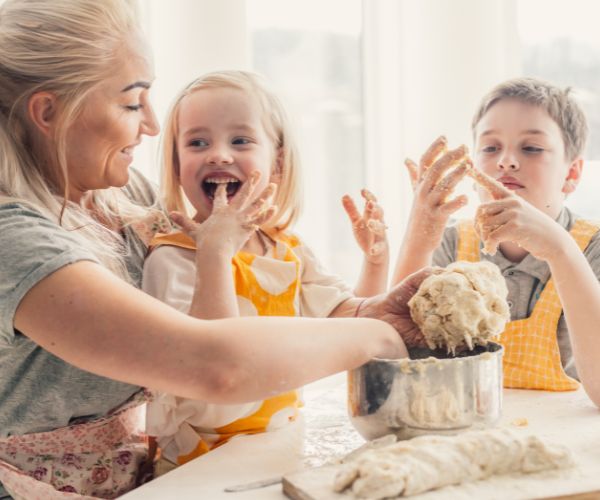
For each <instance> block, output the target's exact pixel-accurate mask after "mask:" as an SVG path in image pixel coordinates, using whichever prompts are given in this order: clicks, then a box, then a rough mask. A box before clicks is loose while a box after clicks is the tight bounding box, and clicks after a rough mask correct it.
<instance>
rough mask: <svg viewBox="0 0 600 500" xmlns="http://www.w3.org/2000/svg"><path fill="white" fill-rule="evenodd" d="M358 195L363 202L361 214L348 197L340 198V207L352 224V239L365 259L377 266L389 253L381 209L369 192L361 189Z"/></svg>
mask: <svg viewBox="0 0 600 500" xmlns="http://www.w3.org/2000/svg"><path fill="white" fill-rule="evenodd" d="M360 194H361V196H362V197H363V198H364V200H365V206H364V209H363V213H362V214H361V213H360V212H359V211H358V209H357V207H356V204H355V203H354V200H353V199H352V198H351V197H350V196H348V195H346V196H344V197H343V198H342V205H343V206H344V209H345V210H346V213H347V214H348V218H349V219H350V223H351V224H352V234H354V239H355V240H356V243H358V246H359V247H360V249H361V250H362V251H363V253H364V254H365V259H366V260H367V261H368V262H371V263H373V264H379V263H381V262H383V261H385V260H386V259H387V257H388V253H389V246H388V239H387V234H386V229H387V226H386V225H385V221H384V219H383V208H381V206H380V205H379V204H378V203H377V198H376V197H375V195H374V194H373V193H371V192H370V191H369V190H367V189H362V190H361V192H360Z"/></svg>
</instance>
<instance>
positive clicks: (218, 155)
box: [207, 145, 233, 165]
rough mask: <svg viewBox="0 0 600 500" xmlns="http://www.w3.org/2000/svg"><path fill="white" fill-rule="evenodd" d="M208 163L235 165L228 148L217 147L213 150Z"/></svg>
mask: <svg viewBox="0 0 600 500" xmlns="http://www.w3.org/2000/svg"><path fill="white" fill-rule="evenodd" d="M207 161H208V163H209V164H210V165H229V164H231V163H233V158H232V156H231V154H230V153H229V152H228V151H227V149H226V148H224V147H222V146H218V145H215V146H214V147H213V148H212V149H211V151H210V153H209V155H208V157H207Z"/></svg>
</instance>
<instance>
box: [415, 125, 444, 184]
mask: <svg viewBox="0 0 600 500" xmlns="http://www.w3.org/2000/svg"><path fill="white" fill-rule="evenodd" d="M447 147H448V141H447V140H446V138H445V137H444V136H443V135H442V136H440V137H438V138H437V139H436V140H435V141H433V144H431V146H429V148H427V151H425V153H423V156H421V161H419V177H418V178H419V179H422V178H423V175H424V174H425V170H427V169H428V168H429V167H431V166H432V165H433V163H434V162H435V161H436V159H437V158H438V157H439V156H440V155H441V154H442V153H445V152H446V149H447Z"/></svg>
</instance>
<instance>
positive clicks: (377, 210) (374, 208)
mask: <svg viewBox="0 0 600 500" xmlns="http://www.w3.org/2000/svg"><path fill="white" fill-rule="evenodd" d="M368 218H369V219H377V220H380V221H382V222H383V208H381V205H379V204H378V203H374V204H372V205H371V207H370V208H369V217H368Z"/></svg>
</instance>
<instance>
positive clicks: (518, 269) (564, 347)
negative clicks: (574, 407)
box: [432, 207, 600, 379]
mask: <svg viewBox="0 0 600 500" xmlns="http://www.w3.org/2000/svg"><path fill="white" fill-rule="evenodd" d="M579 218H580V217H578V216H576V215H575V214H573V213H572V212H571V211H570V210H569V209H568V208H566V207H565V208H563V210H562V211H561V212H560V214H559V216H558V218H557V219H556V222H558V223H559V224H560V225H561V226H562V227H564V228H565V229H566V230H567V231H568V230H570V229H571V227H573V224H574V223H575V221H576V220H577V219H579ZM457 247H458V230H457V228H456V226H454V225H451V226H449V227H447V228H446V230H445V232H444V238H443V239H442V243H441V245H440V246H439V247H438V248H437V249H436V250H435V252H434V254H433V261H432V262H433V265H434V266H441V267H446V266H447V265H448V264H450V263H451V262H454V261H456V252H457ZM480 255H481V259H482V260H487V261H490V262H493V263H494V264H496V265H497V266H498V267H499V268H500V272H501V273H502V276H504V278H505V279H506V286H507V287H508V305H509V307H510V316H511V320H513V321H514V320H518V319H523V318H528V317H529V316H530V315H531V313H532V312H533V307H534V306H535V304H536V302H537V301H538V299H539V297H540V294H541V293H542V290H543V289H544V286H545V285H546V282H547V281H548V279H550V268H549V267H548V264H547V263H546V262H545V261H542V260H538V259H536V258H535V257H533V256H532V255H527V257H525V258H524V259H523V260H522V261H521V262H511V261H510V260H508V259H506V258H505V257H504V256H503V255H502V252H500V251H498V252H496V254H495V255H486V254H484V253H483V252H481V245H480ZM584 255H585V257H586V259H587V260H588V262H589V263H590V266H591V268H592V270H593V271H594V274H595V275H596V278H598V279H599V280H600V233H597V234H595V235H594V237H593V238H592V240H591V241H590V244H589V245H588V247H587V248H586V249H585V252H584ZM557 339H558V347H559V349H560V358H561V361H562V364H563V368H564V370H565V372H566V373H567V375H569V376H570V377H573V378H576V379H578V377H577V370H576V368H575V359H574V358H573V349H572V347H571V341H570V338H569V329H568V328H567V322H566V320H565V316H564V314H563V315H561V317H560V320H559V322H558V331H557Z"/></svg>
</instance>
